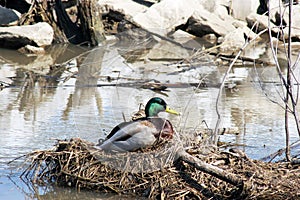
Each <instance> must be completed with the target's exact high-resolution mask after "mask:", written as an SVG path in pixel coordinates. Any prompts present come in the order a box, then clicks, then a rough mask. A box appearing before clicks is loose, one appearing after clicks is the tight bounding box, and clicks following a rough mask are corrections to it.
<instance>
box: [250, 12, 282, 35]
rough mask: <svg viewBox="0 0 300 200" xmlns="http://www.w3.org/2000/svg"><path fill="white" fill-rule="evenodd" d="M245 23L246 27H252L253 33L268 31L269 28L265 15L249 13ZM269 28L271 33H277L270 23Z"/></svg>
mask: <svg viewBox="0 0 300 200" xmlns="http://www.w3.org/2000/svg"><path fill="white" fill-rule="evenodd" d="M246 21H247V23H248V27H250V28H252V27H253V26H254V29H253V30H254V31H256V32H260V31H263V30H265V29H268V26H269V22H268V21H269V19H268V16H266V15H259V14H256V13H251V14H249V15H248V16H247V17H246ZM270 25H271V28H272V31H273V32H277V31H278V30H277V29H273V28H274V27H275V25H274V24H273V23H272V22H270Z"/></svg>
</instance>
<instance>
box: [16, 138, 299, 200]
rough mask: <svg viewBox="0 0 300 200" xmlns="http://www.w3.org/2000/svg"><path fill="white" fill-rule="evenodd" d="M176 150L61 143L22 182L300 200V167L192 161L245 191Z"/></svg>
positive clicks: (32, 157)
mask: <svg viewBox="0 0 300 200" xmlns="http://www.w3.org/2000/svg"><path fill="white" fill-rule="evenodd" d="M165 145H167V146H168V147H167V148H166V147H165ZM171 145H172V144H164V145H161V146H160V147H159V149H156V150H154V149H149V150H147V151H144V152H141V151H140V152H135V153H119V154H107V153H104V152H100V151H97V150H96V149H95V148H93V144H91V143H89V142H86V141H83V140H81V139H71V140H70V141H58V142H57V144H56V146H55V148H53V149H52V150H45V151H35V152H32V153H30V154H28V155H27V157H28V159H29V160H27V162H29V163H30V165H29V166H28V168H27V169H26V170H25V171H24V173H23V174H22V177H23V178H24V177H25V178H27V180H30V182H33V183H38V184H40V185H43V184H49V183H55V184H58V185H61V186H67V187H76V188H77V189H78V190H80V189H87V190H93V191H97V192H113V193H117V194H130V195H137V196H143V197H148V198H159V199H299V198H300V180H299V177H300V170H299V165H292V164H290V163H265V162H261V161H256V160H251V159H249V158H247V156H245V155H242V154H239V153H236V152H235V153H230V152H214V153H210V154H208V155H202V154H200V153H199V149H198V147H196V146H195V147H194V150H196V151H193V152H194V153H192V154H193V156H195V157H198V158H199V159H201V160H203V161H205V162H207V163H210V164H212V165H214V166H217V167H219V168H221V169H223V170H225V171H226V172H229V173H233V174H235V175H237V176H238V177H240V178H241V179H242V180H243V181H244V185H245V187H243V188H240V187H238V186H234V185H231V184H229V183H226V182H225V181H222V180H220V179H218V178H216V177H213V176H211V175H209V174H206V173H204V172H201V171H199V170H197V169H195V168H194V167H192V166H190V165H189V164H187V163H185V162H183V161H181V160H180V158H179V159H176V156H175V155H176V152H175V151H176V148H172V146H171ZM199 148H200V147H199ZM190 153H191V151H190ZM174 160H175V161H174Z"/></svg>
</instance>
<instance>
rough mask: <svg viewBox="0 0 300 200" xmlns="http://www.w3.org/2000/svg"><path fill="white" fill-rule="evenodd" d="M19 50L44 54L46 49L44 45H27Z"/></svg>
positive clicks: (26, 52)
mask: <svg viewBox="0 0 300 200" xmlns="http://www.w3.org/2000/svg"><path fill="white" fill-rule="evenodd" d="M18 51H19V52H21V53H24V54H44V53H45V49H44V48H42V47H34V46H31V45H26V46H25V47H21V48H20V49H18Z"/></svg>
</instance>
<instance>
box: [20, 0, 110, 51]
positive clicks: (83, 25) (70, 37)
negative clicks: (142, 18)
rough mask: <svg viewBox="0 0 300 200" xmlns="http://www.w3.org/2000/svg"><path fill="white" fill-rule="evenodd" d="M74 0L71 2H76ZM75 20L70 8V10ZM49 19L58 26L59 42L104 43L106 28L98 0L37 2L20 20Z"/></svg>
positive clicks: (93, 44)
mask: <svg viewBox="0 0 300 200" xmlns="http://www.w3.org/2000/svg"><path fill="white" fill-rule="evenodd" d="M72 2H73V1H70V2H69V3H72ZM70 6H71V8H73V9H71V10H72V15H76V17H75V18H73V19H71V18H70V14H69V13H68V12H67V11H66V9H67V8H68V9H70V8H69V7H70ZM37 22H47V23H49V24H50V25H51V26H52V27H53V29H54V37H55V38H54V41H55V42H56V43H68V42H70V43H73V44H88V45H91V46H96V45H98V44H99V43H100V42H102V41H103V40H104V39H105V37H104V29H103V24H102V17H101V13H100V10H99V9H98V8H97V6H96V0H87V1H78V5H74V4H64V3H63V2H62V1H61V0H52V1H38V0H35V1H33V3H32V5H31V7H30V8H29V10H28V12H26V13H24V14H23V15H22V17H21V19H20V20H19V25H23V24H33V23H37Z"/></svg>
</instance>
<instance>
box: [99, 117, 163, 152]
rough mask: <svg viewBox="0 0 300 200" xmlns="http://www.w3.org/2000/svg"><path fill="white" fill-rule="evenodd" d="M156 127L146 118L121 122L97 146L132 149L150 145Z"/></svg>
mask: <svg viewBox="0 0 300 200" xmlns="http://www.w3.org/2000/svg"><path fill="white" fill-rule="evenodd" d="M155 135H157V129H156V127H155V126H154V125H153V124H152V123H151V122H149V121H148V120H138V121H133V122H123V123H121V124H119V125H118V126H116V127H115V128H114V129H113V130H112V131H111V133H110V134H109V135H108V136H107V139H106V140H105V141H104V142H103V143H102V144H101V145H100V146H99V148H101V149H103V150H115V151H123V152H124V151H134V150H136V149H139V148H144V147H146V146H149V145H152V144H153V143H154V142H155V141H156V137H155Z"/></svg>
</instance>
